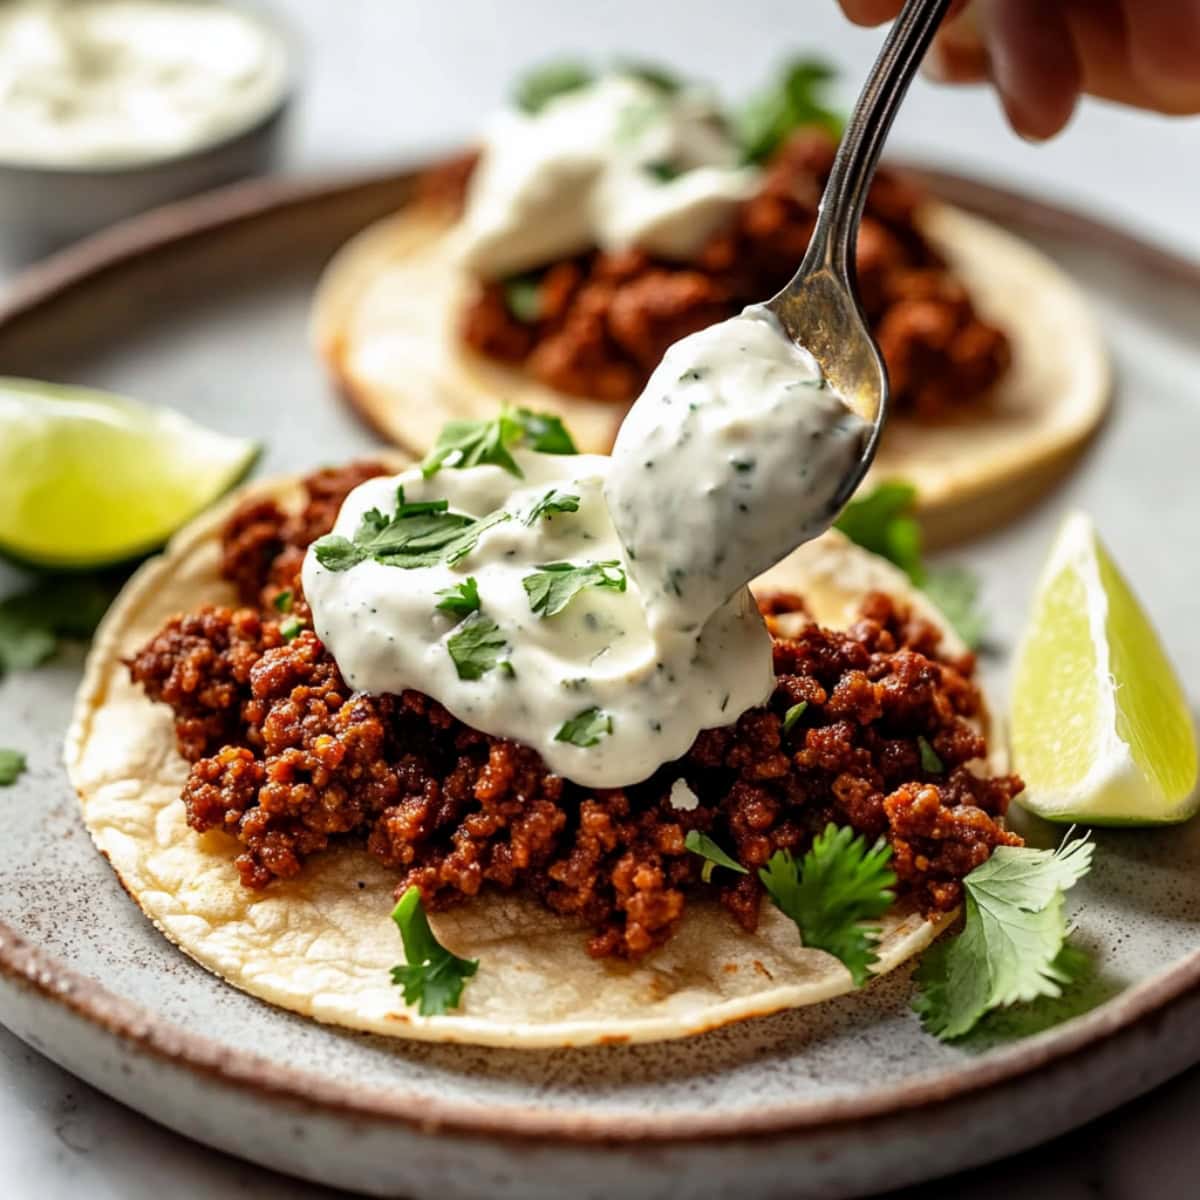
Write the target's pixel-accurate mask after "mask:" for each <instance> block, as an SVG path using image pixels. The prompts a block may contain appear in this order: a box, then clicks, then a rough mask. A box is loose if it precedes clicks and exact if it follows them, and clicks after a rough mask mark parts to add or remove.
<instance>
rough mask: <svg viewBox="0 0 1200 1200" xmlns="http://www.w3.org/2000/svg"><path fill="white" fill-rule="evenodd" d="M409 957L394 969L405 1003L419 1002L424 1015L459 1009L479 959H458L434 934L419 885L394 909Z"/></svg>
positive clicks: (396, 982)
mask: <svg viewBox="0 0 1200 1200" xmlns="http://www.w3.org/2000/svg"><path fill="white" fill-rule="evenodd" d="M392 920H393V921H395V922H396V927H397V928H398V929H399V930H400V939H401V941H402V942H403V943H404V957H405V959H406V960H407V961H406V962H404V963H402V964H401V965H400V966H397V967H393V968H392V982H393V983H394V984H395V985H396V986H397V987H402V988H403V989H404V1003H405V1004H416V1005H418V1009H417V1011H418V1012H420V1014H421V1016H423V1017H436V1016H441V1015H442V1014H443V1013H446V1012H449V1011H450V1009H452V1008H457V1007H458V1005H459V1002H460V1001H461V1000H462V992H463V985H464V984H465V983H466V981H467V980H468V979H470V978H471V976H472V975H474V974H475V972H476V971H478V970H479V960H478V959H475V958H459V957H458V955H457V954H452V953H451V952H450V951H449V950H447V949H446V947H445V946H443V945H442V944H441V942H439V941H438V940H437V938H436V937H435V936H434V933H433V930H432V929H431V928H430V927H429V918H428V917H427V916H426V915H425V907H424V905H422V903H421V890H420V888H415V887H410V888H409V889H408V890H407V891H406V892H405V893H404V895H403V896H401V897H400V901H399V903H398V904H397V905H396V907H395V908H394V909H392Z"/></svg>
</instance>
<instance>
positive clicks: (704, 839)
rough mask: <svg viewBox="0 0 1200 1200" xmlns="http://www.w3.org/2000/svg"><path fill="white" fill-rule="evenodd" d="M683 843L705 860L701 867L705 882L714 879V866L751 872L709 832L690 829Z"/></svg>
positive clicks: (741, 873)
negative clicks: (729, 853) (732, 856)
mask: <svg viewBox="0 0 1200 1200" xmlns="http://www.w3.org/2000/svg"><path fill="white" fill-rule="evenodd" d="M683 844H684V846H685V847H686V848H687V849H688V850H690V851H691V852H692V853H693V854H698V855H700V857H701V858H703V859H704V860H705V863H704V866H703V867H701V868H700V878H701V879H702V880H703V881H704V882H705V883H709V882H710V881H711V880H712V873H713V868H714V867H725V868H726V869H727V870H730V871H736V872H737V873H738V874H739V875H749V874H750V872H749V871H747V870H746V868H745V867H743V866H742V864H741V863H740V862H738V861H737V859H736V858H731V857H730V856H729V855H728V854H726V853H725V851H724V850H722V849H721V847H720V846H718V845H717V843H716V842H714V841H713V840H712V838H710V837H709V836H708V834H707V833H701V832H700V830H698V829H689V830H688V831H687V837H685V838H684V839H683Z"/></svg>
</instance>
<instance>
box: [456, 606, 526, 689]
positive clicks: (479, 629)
mask: <svg viewBox="0 0 1200 1200" xmlns="http://www.w3.org/2000/svg"><path fill="white" fill-rule="evenodd" d="M446 649H447V650H449V652H450V657H451V658H452V659H453V660H454V666H455V669H456V670H457V671H458V677H459V679H481V678H482V677H483V676H484V675H486V674H487V672H488V671H491V670H493V669H494V668H495V667H505V666H507V667H508V673H509V674H512V665H511V664H510V663H505V662H502V661H501V660H502V658H503V656H504V653H505V651H507V650H508V641H507V640H506V639H505V637H504V634H503V633H501V632H500V626H499V625H497V624H496V622H495V621H493V620H492V618H491V617H489V616H487V615H485V614H484V613H482V612H480V611H478V610H476V611H475V612H473V613H471V615H470V616H469V617H467V619H466V620H465V621H463V623H462V624H461V625H460V626H459V627H458V628H457V629H456V630H455V631H454V633H452V634H451V635H450V637H449V638H447V639H446Z"/></svg>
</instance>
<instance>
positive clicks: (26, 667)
mask: <svg viewBox="0 0 1200 1200" xmlns="http://www.w3.org/2000/svg"><path fill="white" fill-rule="evenodd" d="M119 584H120V580H119V579H118V578H117V577H115V576H108V575H100V576H97V575H60V576H47V577H46V578H44V579H40V580H39V581H38V582H37V583H35V584H33V585H32V586H30V587H27V588H25V589H24V590H23V591H20V592H14V593H13V594H12V595H9V596H5V597H4V599H3V600H0V675H3V674H4V673H5V671H30V670H32V669H33V668H34V667H38V666H41V664H42V663H44V662H45V661H46V660H47V659H48V658H50V657H52V656H53V654H54V652H55V651H56V650H57V649H58V643H59V639H61V638H88V637H91V635H92V634H93V633H94V632H95V630H96V626H97V625H99V623H100V618H101V617H103V616H104V613H105V611H106V610H107V609H108V606H109V604H111V603H112V600H113V597H114V596H115V595H116V594H117V589H118V587H119Z"/></svg>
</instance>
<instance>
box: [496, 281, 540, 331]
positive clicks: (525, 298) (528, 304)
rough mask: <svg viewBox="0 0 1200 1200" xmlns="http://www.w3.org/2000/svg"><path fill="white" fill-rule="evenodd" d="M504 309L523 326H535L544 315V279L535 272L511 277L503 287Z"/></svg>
mask: <svg viewBox="0 0 1200 1200" xmlns="http://www.w3.org/2000/svg"><path fill="white" fill-rule="evenodd" d="M501 286H502V287H503V289H504V307H505V308H507V309H508V311H509V312H510V313H512V315H513V316H514V317H516V319H517V320H518V321H520V322H521V324H523V325H534V324H536V323H537V321H538V320H539V319H540V318H541V315H542V294H541V287H542V279H541V276H540V275H539V274H537V273H535V272H528V273H526V274H524V275H511V276H509V278H508V279H506V280H505V281H504V283H503V284H502V285H501Z"/></svg>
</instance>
